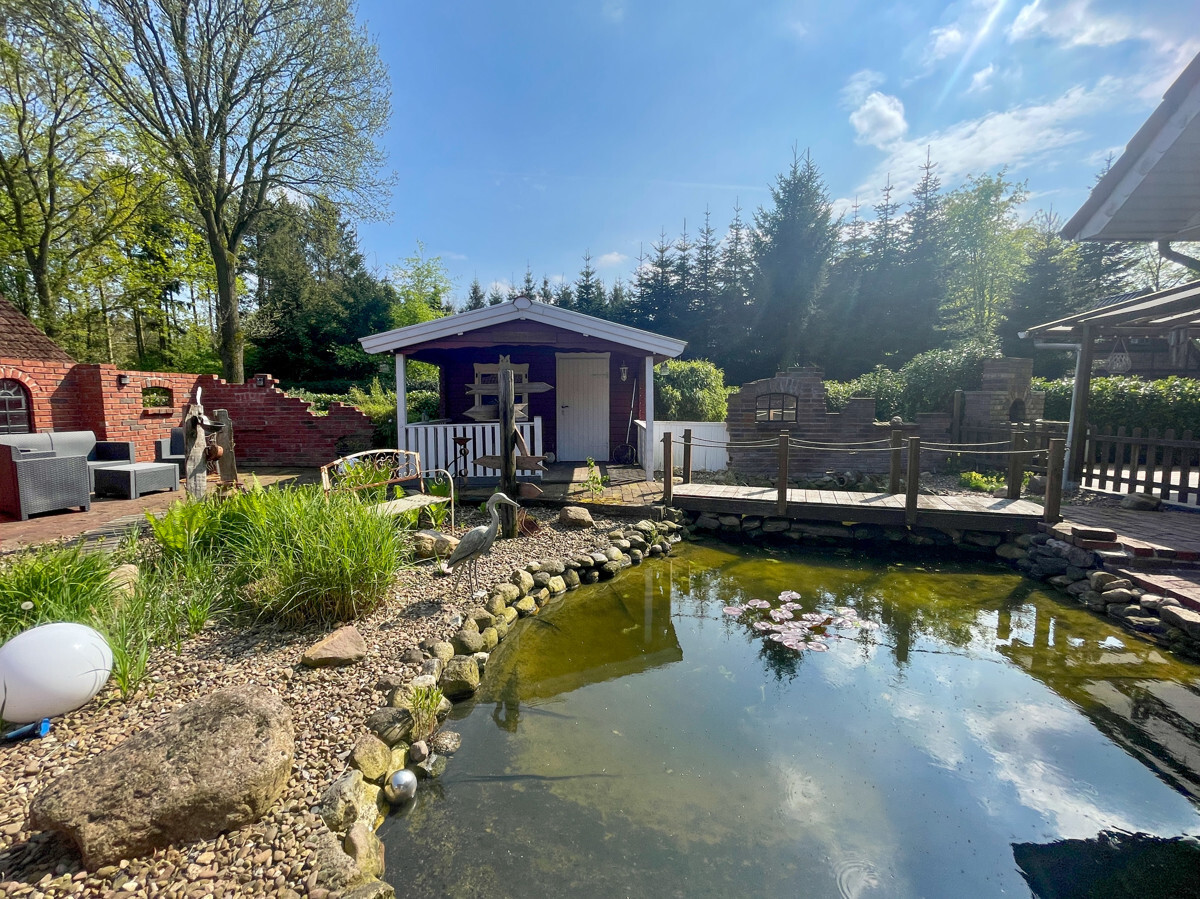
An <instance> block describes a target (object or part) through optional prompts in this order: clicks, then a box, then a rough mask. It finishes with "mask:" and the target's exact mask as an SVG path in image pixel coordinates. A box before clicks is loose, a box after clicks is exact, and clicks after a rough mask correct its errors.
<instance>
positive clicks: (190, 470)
mask: <svg viewBox="0 0 1200 899" xmlns="http://www.w3.org/2000/svg"><path fill="white" fill-rule="evenodd" d="M220 429H221V425H220V424H218V423H217V422H215V421H211V420H210V419H209V418H207V417H206V416H205V414H204V406H202V405H201V404H200V388H199V387H197V388H196V399H195V401H194V402H192V403H191V405H189V406H188V407H187V409H185V410H184V413H183V455H184V463H183V466H184V477H185V480H186V486H187V492H188V496H190V497H192V498H194V499H204V494H205V492H206V491H207V490H208V457H207V455H206V454H205V450H206V448H207V446H208V435H209V434H210V433H212V432H214V431H219V430H220Z"/></svg>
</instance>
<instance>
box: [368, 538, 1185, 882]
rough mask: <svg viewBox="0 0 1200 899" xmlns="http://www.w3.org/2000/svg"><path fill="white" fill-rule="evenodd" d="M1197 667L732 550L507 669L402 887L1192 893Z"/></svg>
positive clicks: (885, 561)
mask: <svg viewBox="0 0 1200 899" xmlns="http://www.w3.org/2000/svg"><path fill="white" fill-rule="evenodd" d="M1198 686H1200V667H1197V666H1193V665H1190V664H1187V663H1185V662H1182V661H1180V660H1178V659H1177V658H1175V657H1173V656H1172V655H1170V654H1169V653H1167V652H1165V651H1164V650H1162V649H1160V648H1157V647H1155V646H1152V645H1150V644H1148V643H1145V642H1142V641H1139V640H1137V639H1135V638H1134V637H1133V636H1132V635H1130V634H1128V633H1127V632H1125V631H1123V630H1120V629H1119V628H1116V627H1114V626H1111V625H1109V624H1108V623H1107V622H1106V621H1105V620H1104V619H1102V618H1099V617H1097V616H1095V615H1094V614H1092V613H1090V612H1087V611H1086V610H1084V609H1082V608H1080V607H1076V606H1074V605H1072V604H1070V603H1069V602H1068V601H1067V600H1066V598H1065V597H1064V596H1062V595H1059V594H1054V593H1051V592H1047V591H1046V590H1045V589H1043V588H1042V587H1041V586H1040V585H1039V584H1038V583H1036V582H1033V581H1030V580H1028V579H1026V578H1023V577H1022V576H1020V575H1018V574H1016V573H1014V572H1013V571H1011V570H1010V569H1008V568H1006V567H1003V566H1000V565H993V564H989V563H972V562H964V561H962V560H961V559H953V558H949V557H945V558H943V557H935V558H932V559H931V558H930V557H921V556H918V555H892V554H889V553H888V552H886V551H884V552H881V553H879V554H864V553H862V552H857V551H850V550H844V551H843V550H832V549H831V550H827V551H821V552H818V551H804V552H796V551H782V550H781V551H773V550H768V549H759V548H746V547H731V546H728V545H724V544H721V543H717V542H712V543H698V544H691V545H681V546H680V547H679V548H678V550H677V552H676V553H675V554H674V555H673V556H671V557H669V558H665V559H661V560H655V561H653V562H647V563H645V564H643V565H641V566H637V567H634V568H631V569H628V570H626V571H624V572H622V573H621V574H620V575H618V576H617V577H616V578H615V579H613V580H611V581H607V582H602V583H600V584H598V585H595V586H592V587H584V588H582V589H580V590H578V591H575V592H574V593H572V594H568V596H567V597H566V598H565V600H564V601H562V602H560V603H558V604H552V605H550V606H547V607H546V608H545V609H543V611H542V614H541V615H540V616H537V617H534V618H529V619H526V620H524V621H523V622H521V623H520V624H519V625H518V626H517V627H516V628H514V631H513V633H512V634H511V635H510V636H509V638H508V639H507V640H505V641H504V642H503V643H502V644H501V646H500V647H499V648H498V649H497V650H496V651H495V652H494V653H493V654H492V656H491V659H490V660H489V662H488V669H487V673H486V675H485V678H484V683H483V685H482V688H481V690H480V692H479V694H478V695H477V696H476V698H475V699H474V700H473V701H471V702H469V703H466V704H464V705H461V706H459V707H457V708H456V710H455V715H454V716H455V718H456V719H457V720H454V721H451V722H450V723H449V725H448V726H450V727H453V729H455V730H457V731H459V732H460V733H461V734H462V735H463V746H462V748H461V750H460V751H459V752H458V753H457V754H456V755H455V757H454V758H453V759H452V760H451V763H450V765H449V768H448V769H447V771H446V773H445V775H444V776H443V777H442V778H440V779H439V780H437V781H432V782H426V783H425V784H424V785H423V786H422V788H421V790H420V791H419V792H418V795H417V798H416V800H414V802H413V803H412V804H411V805H410V806H408V807H407V808H406V809H404V810H403V811H401V812H398V813H396V814H394V815H392V816H391V817H390V818H389V819H388V820H387V821H386V822H385V823H384V824H383V826H382V828H381V830H380V837H381V838H382V839H383V841H384V843H385V845H386V847H387V860H388V875H387V877H388V879H389V881H391V882H392V883H393V884H395V885H396V886H397V889H398V890H400V889H401V887H403V891H404V892H406V893H411V894H413V895H416V894H422V893H423V894H427V895H447V896H471V895H488V896H495V895H519V896H561V895H589V896H590V895H596V896H617V895H621V896H625V895H634V896H638V895H641V896H645V895H661V896H703V895H712V896H736V895H754V896H835V897H836V896H839V895H840V896H845V897H858V896H888V897H918V896H930V897H940V896H972V897H984V896H1001V895H1005V896H1013V895H1015V896H1029V895H1031V893H1032V894H1033V895H1037V896H1039V897H1043V899H1046V897H1050V896H1055V897H1059V896H1063V897H1065V896H1099V895H1104V896H1108V895H1113V896H1121V895H1128V896H1137V897H1152V896H1188V895H1198V894H1200V885H1198V884H1197V883H1196V881H1197V880H1198V878H1197V877H1196V875H1195V872H1196V871H1197V870H1200V866H1198V862H1200V843H1198V842H1197V840H1195V839H1192V837H1191V836H1190V835H1195V834H1200V814H1198V805H1197V801H1198V799H1200V727H1198V724H1197V723H1198V722H1200V689H1198Z"/></svg>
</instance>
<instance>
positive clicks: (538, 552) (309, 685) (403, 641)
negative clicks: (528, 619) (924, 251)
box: [0, 511, 616, 899]
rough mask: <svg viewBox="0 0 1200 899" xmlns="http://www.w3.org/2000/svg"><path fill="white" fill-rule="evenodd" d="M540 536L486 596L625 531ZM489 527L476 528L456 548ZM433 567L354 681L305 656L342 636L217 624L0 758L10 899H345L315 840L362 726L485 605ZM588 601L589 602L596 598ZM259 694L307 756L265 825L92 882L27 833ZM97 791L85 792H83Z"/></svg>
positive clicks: (414, 578) (370, 639) (499, 567)
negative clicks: (152, 746)
mask: <svg viewBox="0 0 1200 899" xmlns="http://www.w3.org/2000/svg"><path fill="white" fill-rule="evenodd" d="M537 517H538V520H539V522H540V523H541V525H542V527H541V529H540V530H539V531H538V532H537V533H536V534H534V535H533V536H528V537H520V538H518V539H515V540H508V541H497V543H496V544H495V546H494V547H493V549H492V552H491V555H490V556H485V557H484V558H483V559H481V560H480V562H479V584H480V586H481V587H487V586H490V585H491V584H494V583H497V582H499V581H502V580H506V579H507V577H508V575H509V573H510V572H511V571H512V570H513V569H514V568H519V567H523V566H524V565H526V564H527V563H529V562H531V561H534V560H537V559H542V558H550V557H554V558H562V557H566V556H570V555H572V554H574V553H579V552H584V551H592V550H595V549H599V548H602V547H604V546H607V545H608V544H609V540H608V538H607V536H606V534H607V533H608V531H609V530H610V529H612V528H613V527H615V526H616V525H615V523H614V522H612V521H610V520H607V519H603V518H599V517H597V518H596V520H595V528H594V529H589V530H568V529H565V528H562V527H561V526H559V525H558V524H557V521H556V516H555V514H554V513H553V512H552V511H546V512H538V513H537ZM482 521H483V518H482V516H478V515H476V516H475V517H474V518H473V519H471V518H468V520H465V521H463V522H462V525H461V526H460V527H459V528H458V529H457V531H456V534H461V533H462V532H464V531H466V530H467V529H469V528H470V527H471V526H473V525H475V524H479V523H481V522H482ZM452 585H453V579H452V578H448V577H444V576H442V575H440V574H439V573H437V572H436V571H435V570H434V567H433V565H432V564H430V563H425V564H422V565H419V566H417V567H415V568H413V569H410V570H406V571H404V572H402V573H401V575H400V577H399V579H398V582H397V585H396V587H395V590H394V592H393V596H392V599H391V600H390V601H389V602H388V603H387V604H386V605H385V606H384V607H382V608H380V609H379V610H378V611H376V612H375V613H374V614H372V615H371V616H369V617H368V618H365V619H360V620H358V621H356V622H354V624H355V626H356V627H357V629H358V630H359V632H360V633H361V634H362V636H363V637H364V638H365V640H366V643H367V646H368V654H367V658H366V659H364V660H363V661H362V662H359V663H357V664H354V665H349V666H347V667H344V668H325V669H312V668H306V667H303V666H301V665H300V664H299V660H300V655H301V653H302V652H303V651H304V650H305V649H306V648H308V647H309V646H310V645H312V644H313V643H314V642H316V641H317V640H318V639H320V638H321V637H323V636H324V635H325V634H326V633H328V632H329V631H330V630H332V629H333V626H330V627H322V628H314V629H310V630H306V631H294V630H292V631H282V630H278V629H276V628H274V627H272V626H270V625H262V626H257V627H253V628H249V629H247V628H244V627H243V628H235V627H230V626H225V625H219V624H210V625H209V626H208V627H207V628H206V629H205V630H204V631H203V632H202V633H201V634H200V635H199V636H197V637H196V638H195V639H193V640H190V641H188V642H187V643H185V644H183V646H182V647H181V651H180V652H178V653H176V651H175V649H174V647H170V648H160V649H159V650H157V651H155V653H154V654H153V655H152V657H151V659H150V667H149V677H148V679H147V681H146V682H145V683H144V684H143V686H142V688H141V689H140V690H139V691H138V693H137V694H136V695H135V696H134V697H133V699H132V700H131V701H130V702H128V703H126V702H123V701H121V699H120V698H119V696H118V694H117V691H116V689H115V688H114V687H112V685H111V684H110V685H109V686H108V687H106V689H105V690H104V691H103V692H102V693H101V694H100V695H99V696H98V697H97V698H96V699H95V700H93V701H92V702H90V703H88V704H87V705H86V706H84V707H83V708H81V709H78V710H76V711H75V712H71V713H69V714H67V715H65V716H63V717H62V718H59V719H55V721H54V727H53V730H52V731H51V733H50V736H48V737H46V738H45V739H42V740H26V741H22V742H17V743H10V744H0V899H9V897H18V896H19V897H31V899H40V897H56V896H104V897H113V896H115V897H125V896H134V897H139V896H147V897H148V896H161V897H190V899H207V897H223V896H243V895H244V896H266V895H270V896H311V897H312V899H337V894H336V893H330V892H329V891H328V890H325V889H322V888H321V887H319V886H318V885H317V864H316V861H317V852H318V840H319V838H320V837H321V836H323V835H324V833H326V832H327V829H326V827H325V824H324V822H322V821H321V819H320V817H319V816H318V815H317V814H316V813H315V811H314V808H315V806H316V805H317V803H318V802H319V800H320V797H321V795H322V793H323V792H324V790H325V788H326V787H328V785H329V784H330V783H331V782H332V781H333V780H334V779H335V778H336V777H337V776H338V775H340V774H341V773H342V772H343V771H344V770H346V757H347V756H348V755H349V751H350V749H351V747H353V745H354V743H355V740H356V739H357V738H358V737H359V736H360V735H361V734H362V733H364V732H365V728H364V726H363V721H364V720H365V719H366V717H367V716H368V715H369V714H370V713H371V712H372V711H374V710H375V709H376V708H378V706H379V705H380V702H381V699H382V697H383V695H384V694H382V693H381V692H380V691H379V690H378V689H377V685H378V684H380V683H381V682H391V681H395V680H397V679H401V680H408V679H411V678H412V677H414V676H415V675H416V674H417V673H418V671H419V667H420V666H419V664H416V663H405V662H402V661H401V657H402V656H403V655H404V653H405V652H406V651H407V650H410V649H414V648H416V647H417V644H418V643H420V642H421V641H422V640H424V639H426V638H430V639H437V640H445V639H448V637H449V636H450V634H451V633H452V632H453V631H454V629H455V628H454V625H453V623H452V622H453V619H454V616H456V615H458V614H461V613H462V612H463V611H464V610H465V609H467V608H469V607H470V606H473V605H475V603H474V602H472V601H471V600H470V597H469V596H468V595H466V593H467V587H466V584H465V581H464V583H463V584H462V585H461V588H460V592H459V594H458V595H451V593H450V591H451V589H452ZM585 589H586V588H585ZM233 684H253V685H257V686H260V687H263V688H264V689H271V690H275V691H276V692H278V693H279V695H280V696H282V697H283V699H284V701H285V702H287V704H288V705H289V706H290V707H291V710H292V716H293V721H294V724H295V729H296V756H295V764H294V767H293V771H292V776H291V778H290V780H289V781H288V786H287V790H286V792H285V793H284V796H283V797H282V799H281V800H280V801H279V802H278V803H277V804H276V807H275V808H274V809H273V810H272V811H271V812H270V813H269V814H268V815H267V816H266V817H265V818H263V819H262V820H261V821H259V822H258V823H257V824H254V825H252V826H250V827H246V828H242V829H241V830H238V831H234V832H232V833H229V834H225V835H222V836H220V837H218V838H217V839H215V840H205V841H201V842H197V843H193V844H190V845H186V846H178V847H171V848H169V849H165V850H160V851H158V852H155V853H154V854H153V855H151V856H147V857H144V858H135V859H125V860H122V861H121V862H120V863H119V864H117V865H109V866H106V867H104V868H100V869H98V870H95V871H88V870H85V869H84V868H83V866H82V865H81V863H80V860H79V857H78V855H77V853H76V852H75V851H74V849H73V848H72V847H71V846H70V845H68V844H66V843H64V842H63V841H61V840H59V839H58V838H57V837H55V836H53V835H50V834H44V833H38V832H30V831H29V830H28V829H27V817H28V810H29V803H30V800H31V799H32V797H33V796H34V795H36V794H37V792H38V791H39V789H40V788H41V787H42V786H43V785H45V784H47V783H49V782H50V781H51V780H52V779H54V778H58V777H64V776H65V777H68V778H69V777H70V776H71V768H72V767H73V766H74V764H75V763H76V762H78V761H80V760H81V759H84V758H87V757H89V756H91V755H94V754H96V753H98V752H101V751H103V750H105V749H107V748H109V747H111V746H113V745H116V744H117V743H120V742H122V741H123V740H124V739H126V738H127V737H129V736H130V735H132V734H133V733H136V732H138V731H140V730H143V729H145V728H147V727H150V726H152V725H154V724H155V723H157V722H158V721H160V720H161V719H162V718H163V717H164V716H165V715H167V714H168V713H169V712H171V711H172V710H174V709H176V708H178V707H179V706H180V705H182V704H184V703H186V702H189V701H191V700H193V699H197V698H199V697H201V696H204V695H206V694H208V693H210V692H212V691H213V690H215V689H217V688H219V687H225V686H230V685H233ZM78 789H80V790H86V789H87V784H78Z"/></svg>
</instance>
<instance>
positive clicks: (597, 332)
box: [359, 296, 687, 359]
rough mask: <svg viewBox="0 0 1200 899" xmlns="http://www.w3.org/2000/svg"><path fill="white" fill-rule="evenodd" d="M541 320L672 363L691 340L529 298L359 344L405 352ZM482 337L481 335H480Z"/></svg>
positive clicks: (375, 336) (374, 349) (372, 349)
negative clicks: (450, 339)
mask: <svg viewBox="0 0 1200 899" xmlns="http://www.w3.org/2000/svg"><path fill="white" fill-rule="evenodd" d="M520 321H528V322H537V323H541V324H544V325H549V326H550V327H553V328H559V329H561V330H564V331H571V332H574V333H576V334H581V335H583V336H585V337H594V338H597V339H600V340H607V341H610V342H612V343H616V344H620V345H622V346H626V347H629V348H631V349H635V350H641V351H642V352H645V353H647V354H652V355H654V356H659V357H662V358H666V359H671V358H674V357H676V356H678V355H679V354H680V353H682V352H683V350H684V348H685V347H686V346H687V342H686V341H683V340H676V339H675V338H674V337H665V336H663V335H662V334H653V333H651V332H650V331H643V330H641V329H640V328H631V327H629V326H628V325H619V324H617V323H616V322H610V321H605V320H604V319H602V318H596V317H595V316H591V315H584V314H583V313H582V312H573V311H572V310H570V309H563V308H561V307H559V306H551V305H549V304H547V303H540V302H537V301H536V300H532V299H530V298H529V297H524V296H521V297H516V298H514V299H512V300H510V301H508V302H506V303H500V304H498V305H496V306H485V307H484V308H482V309H472V310H471V311H469V312H459V313H457V314H455V315H448V316H446V317H445V318H435V319H434V320H433V321H428V322H421V323H420V324H417V325H409V326H408V327H406V328H396V329H395V330H392V331H384V332H382V333H380V334H372V335H370V336H369V337H360V338H359V343H361V344H362V348H363V349H364V350H366V351H367V352H368V353H402V352H405V351H406V350H410V349H413V348H416V347H424V346H428V345H429V344H431V343H435V342H437V341H439V340H443V339H447V338H455V337H461V336H463V335H466V334H469V333H470V332H472V331H481V330H483V329H485V328H491V327H493V326H496V325H504V324H508V323H510V322H520ZM481 336H482V335H481Z"/></svg>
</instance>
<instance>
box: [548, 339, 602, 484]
mask: <svg viewBox="0 0 1200 899" xmlns="http://www.w3.org/2000/svg"><path fill="white" fill-rule="evenodd" d="M557 358H558V372H557V375H558V377H557V384H556V386H555V398H556V399H557V400H558V439H557V443H558V458H559V459H562V460H564V461H568V462H582V461H583V460H584V459H587V458H589V457H590V458H592V459H596V460H597V461H601V460H603V461H607V460H608V353H558V354H557Z"/></svg>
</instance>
